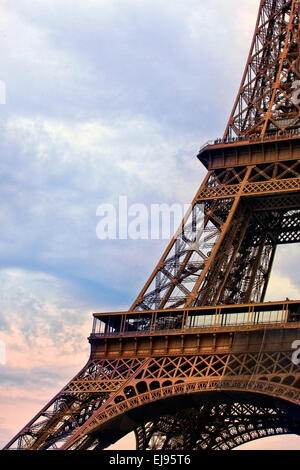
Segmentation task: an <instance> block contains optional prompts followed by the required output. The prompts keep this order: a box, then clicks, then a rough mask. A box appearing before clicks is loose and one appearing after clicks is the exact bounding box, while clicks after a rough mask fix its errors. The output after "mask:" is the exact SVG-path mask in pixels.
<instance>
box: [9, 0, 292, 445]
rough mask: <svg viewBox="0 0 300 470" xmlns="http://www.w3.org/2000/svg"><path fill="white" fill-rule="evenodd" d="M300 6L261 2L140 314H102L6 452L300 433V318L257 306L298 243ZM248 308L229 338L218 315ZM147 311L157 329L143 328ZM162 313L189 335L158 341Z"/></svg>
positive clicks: (135, 308)
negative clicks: (132, 437) (100, 328)
mask: <svg viewBox="0 0 300 470" xmlns="http://www.w3.org/2000/svg"><path fill="white" fill-rule="evenodd" d="M299 4H300V2H299V1H297V0H289V1H286V0H285V1H284V0H262V1H261V4H260V9H259V15H258V20H257V24H256V29H255V34H254V38H253V42H252V46H251V50H250V54H249V58H248V62H247V65H246V69H245V73H244V76H243V79H242V84H241V87H240V90H239V93H238V96H237V99H236V102H235V104H234V108H233V111H232V114H231V116H230V119H229V122H228V125H227V128H226V131H225V134H224V137H223V139H219V141H218V142H217V143H216V144H215V145H212V146H210V145H206V146H204V147H203V149H201V150H200V153H201V152H202V153H201V155H200V153H199V155H198V157H199V159H200V160H201V161H202V163H204V164H205V166H206V168H207V169H208V173H207V175H206V177H205V179H204V181H203V183H202V185H201V187H200V189H199V191H198V192H197V194H196V196H195V198H194V200H193V202H192V204H191V206H190V209H189V211H188V213H187V215H186V216H185V218H184V220H183V221H182V224H181V226H180V227H179V229H178V230H177V232H176V234H175V235H174V237H173V238H172V240H171V241H170V243H169V245H168V247H167V248H166V250H165V252H164V254H163V256H162V257H161V259H160V261H159V262H158V264H157V266H156V268H155V269H154V271H153V273H152V274H151V275H150V277H149V279H148V281H147V282H146V284H145V286H144V288H143V289H142V291H141V292H140V294H139V296H138V297H137V299H136V300H135V302H134V303H133V305H132V306H131V308H130V310H129V312H126V314H124V313H121V314H117V313H116V314H107V315H106V314H105V315H106V317H107V318H109V320H107V322H108V323H107V324H105V330H104V333H103V337H100V335H99V338H97V335H96V334H95V335H94V336H93V335H91V337H90V338H89V341H90V342H91V346H92V347H91V356H90V360H89V361H88V363H87V365H86V366H85V367H84V368H83V369H82V370H81V371H80V372H79V373H78V374H77V375H76V376H75V377H74V378H73V379H72V380H71V381H70V382H69V383H68V384H67V385H66V386H65V387H64V388H63V389H62V390H61V391H60V392H59V393H58V394H57V395H56V396H55V397H54V398H53V399H52V400H51V401H50V402H49V403H48V404H47V405H46V406H45V407H44V408H43V409H42V410H41V411H40V412H39V413H38V414H37V415H36V416H35V417H34V418H33V419H32V420H31V421H30V422H29V423H28V424H27V425H26V426H25V427H24V428H23V429H22V430H21V431H20V432H19V433H18V434H17V436H15V437H14V438H13V439H12V440H11V441H10V442H9V443H8V444H7V445H6V446H5V449H31V450H44V449H55V448H59V449H64V450H84V449H103V448H106V447H107V446H109V445H110V444H112V443H114V442H115V441H116V440H117V439H118V438H121V437H123V436H124V435H126V434H127V433H128V432H130V431H135V434H136V440H137V448H138V449H153V450H154V449H155V450H158V449H172V450H173V449H183V450H188V449H191V450H192V449H195V450H200V449H229V448H234V447H236V446H237V445H239V444H242V443H244V442H246V441H249V440H253V439H257V438H259V437H264V436H267V435H276V434H284V433H290V432H293V433H297V434H299V427H300V424H299V423H300V417H299V404H300V378H299V366H297V365H295V364H294V363H293V362H292V360H291V356H292V352H293V351H292V350H291V342H292V341H293V340H294V339H295V335H297V334H299V326H300V323H299V311H298V310H297V308H296V307H295V306H294V307H293V308H294V310H292V312H291V315H290V316H289V312H288V306H286V308H283V309H282V312H281V317H282V322H281V323H280V324H279V323H277V324H276V323H275V324H270V325H264V324H263V325H255V321H254V320H255V318H256V313H258V311H255V306H254V305H253V303H255V302H256V303H260V302H263V300H264V297H265V293H266V289H267V286H268V281H269V278H270V273H271V269H272V264H273V260H274V256H275V252H276V247H277V246H278V245H281V244H286V243H298V242H300V223H299V222H300V161H299V160H300V145H299V136H300V134H299V136H298V133H299V132H298V129H299V128H300V114H299V113H300V106H299V103H300V98H299V96H298V95H300V70H299V65H300V62H299V52H300V50H299V44H300V35H299V31H300V25H299V15H300V7H299ZM298 98H299V99H298ZM275 135H276V137H274V136H275ZM269 136H271V138H269ZM282 136H283V137H284V139H282ZM273 137H274V138H273ZM295 303H297V302H295ZM241 304H244V306H245V304H247V305H246V306H247V312H248V317H249V315H250V316H251V319H250V321H249V322H248V320H247V323H246V324H243V326H241V325H240V326H239V325H238V323H234V326H232V324H231V325H230V326H228V325H227V324H225V327H226V328H227V329H226V328H225V329H223V330H222V327H223V326H224V324H222V322H223V319H224V318H227V316H226V314H224V315H223V314H222V315H223V316H221V309H222V308H223V307H224V308H225V309H226V308H227V309H228V308H230V309H231V310H230V311H232V312H233V315H235V313H236V312H242V311H243V309H242V307H243V305H241ZM264 305H265V308H263V312H265V311H268V309H269V306H266V304H264ZM221 306H222V307H221ZM232 306H234V308H233V307H232ZM201 307H203V310H205V313H204V314H203V315H207V317H206V318H208V317H209V316H213V315H214V321H215V323H214V326H213V327H212V326H210V327H208V329H205V328H204V327H203V328H202V330H201V331H200V327H199V330H197V331H194V330H193V331H192V330H191V331H190V330H189V331H188V332H187V331H186V330H185V328H186V325H185V321H186V319H188V318H189V317H188V314H187V312H188V311H189V309H190V310H193V309H194V310H193V312H194V313H193V314H191V315H192V316H193V321H194V320H195V319H196V313H195V312H196V311H197V310H199V311H200V310H201ZM211 307H214V309H213V310H214V312H212V311H211V312H210V310H209V309H210V308H211ZM206 309H207V312H206ZM179 310H180V312H179ZM140 312H141V313H140ZM157 312H158V313H157ZM162 312H163V314H162ZM271 313H272V312H271ZM177 314H178V315H177ZM110 315H112V319H110ZM114 315H115V316H114ZM118 315H119V317H118ZM138 315H142V316H143V317H144V319H142V321H144V320H145V319H146V320H147V321H148V324H149V325H150V326H149V329H148V330H147V331H140V330H138V328H134V327H133V323H134V322H135V321H136V322H138V319H137V316H138ZM157 315H158V319H161V318H163V319H164V321H166V320H167V316H168V315H169V316H170V318H171V320H174V319H175V320H176V319H177V317H179V318H180V319H181V320H180V322H179V327H180V328H181V330H180V331H179V330H178V331H177V330H175V329H174V330H173V331H159V328H157V329H156V326H157V324H158V321H157ZM163 315H166V317H165V318H164V317H163ZM230 315H231V313H230ZM101 318H102V320H103V318H104V317H101ZM101 318H100V319H99V322H101V321H102V320H101ZM128 318H129V320H128ZM202 319H203V318H202ZM220 319H221V320H220ZM253 319H254V320H253ZM283 319H285V321H283ZM127 320H128V322H127V323H126V321H127ZM97 321H98V320H97ZM110 321H111V323H109V322H110ZM226 321H227V320H224V322H225V323H226ZM103 322H104V323H105V320H103ZM118 322H119V323H118ZM130 322H132V323H130ZM125 324H126V326H127V327H128V325H129V327H128V328H127V329H126V332H125V333H122V334H123V336H122V334H121V329H122V328H123V330H122V331H123V332H124V331H125V330H124V325H125ZM136 324H138V323H136ZM203 324H204V323H203ZM153 326H155V328H153ZM151 327H152V329H151ZM118 328H119V329H118ZM209 328H210V329H209ZM110 330H111V331H112V333H113V335H114V337H111V338H110V337H109V333H110V332H111V331H110ZM93 331H94V330H93ZM139 334H140V336H139ZM266 338H267V340H266ZM250 346H251V347H250ZM126 348H127V349H126ZM192 404H193V406H192ZM165 405H168V406H167V411H166V408H165Z"/></svg>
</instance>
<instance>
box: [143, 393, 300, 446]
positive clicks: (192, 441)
mask: <svg viewBox="0 0 300 470" xmlns="http://www.w3.org/2000/svg"><path fill="white" fill-rule="evenodd" d="M282 434H300V423H299V421H297V420H296V419H291V417H290V416H289V415H288V413H287V412H286V410H284V409H281V408H280V407H276V406H273V407H271V406H270V405H269V406H261V405H260V406H259V405H253V404H252V403H247V402H246V403H238V402H235V403H222V404H217V405H211V404H205V405H202V406H200V407H199V408H188V409H185V410H183V411H178V412H175V413H174V414H173V415H172V414H169V415H165V416H160V417H159V418H157V419H155V420H154V421H150V422H147V423H145V424H144V425H142V426H139V427H138V428H137V429H136V430H135V435H136V442H137V449H138V450H185V451H193V450H231V449H234V448H235V447H237V446H240V445H242V444H245V443H247V442H250V441H253V440H255V439H260V438H263V437H268V436H275V435H282Z"/></svg>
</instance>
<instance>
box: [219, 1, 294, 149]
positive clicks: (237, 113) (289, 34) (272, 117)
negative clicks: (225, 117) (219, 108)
mask: <svg viewBox="0 0 300 470" xmlns="http://www.w3.org/2000/svg"><path fill="white" fill-rule="evenodd" d="M299 16H300V2H299V1H298V0H261V3H260V8H259V13H258V18H257V23H256V28H255V32H254V37H253V41H252V44H251V48H250V53H249V57H248V61H247V64H246V68H245V72H244V75H243V78H242V82H241V86H240V89H239V91H238V95H237V98H236V101H235V103H234V106H233V110H232V113H231V116H230V118H229V121H228V124H227V127H226V130H225V133H224V136H223V142H226V141H228V140H229V141H230V140H232V139H233V138H235V137H237V138H239V137H243V138H246V139H250V138H251V137H256V138H258V139H260V138H264V136H265V135H266V134H276V133H278V132H280V131H283V132H285V131H290V130H294V129H298V128H299V127H300V70H299V69H300V62H299V52H300V26H299Z"/></svg>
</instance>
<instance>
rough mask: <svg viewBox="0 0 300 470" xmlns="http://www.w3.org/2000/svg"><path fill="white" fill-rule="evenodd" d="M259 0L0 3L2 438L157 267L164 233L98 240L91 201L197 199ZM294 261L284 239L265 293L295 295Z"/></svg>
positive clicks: (59, 381)
mask: <svg viewBox="0 0 300 470" xmlns="http://www.w3.org/2000/svg"><path fill="white" fill-rule="evenodd" d="M258 5H259V1H258V0H244V1H243V2H240V1H239V0H227V1H226V2H224V1H223V0H211V1H210V2H204V1H199V0H185V1H184V2H183V1H182V0H164V1H163V2H162V1H161V0H17V1H16V0H15V1H12V0H10V1H8V0H0V48H1V49H0V53H1V62H2V67H1V69H0V80H1V83H2V84H5V90H6V99H5V104H0V116H1V119H0V155H1V158H0V178H1V184H0V221H1V227H2V231H1V235H0V237H1V242H0V279H1V290H0V341H2V342H4V343H5V345H6V361H5V363H4V364H1V365H0V445H1V446H2V445H4V444H5V443H7V442H8V440H10V438H11V437H12V436H13V435H15V434H16V433H17V432H18V431H19V430H20V428H21V427H23V426H24V425H25V424H26V422H28V421H29V420H30V419H31V418H32V417H33V416H34V414H36V413H37V412H38V411H39V410H40V409H41V408H42V407H43V406H44V405H45V403H47V402H48V401H49V400H50V399H51V398H52V397H53V395H54V394H56V393H57V392H58V391H59V390H60V389H61V388H62V387H63V386H64V385H65V384H66V383H67V382H68V381H69V380H70V379H71V378H72V376H74V375H75V374H76V373H77V372H78V371H79V370H80V369H81V368H82V366H83V365H84V364H85V362H86V361H87V359H88V356H89V345H88V342H87V337H88V335H89V333H90V330H91V326H92V316H91V313H92V312H105V311H120V310H122V309H128V308H129V307H130V305H131V304H132V303H133V301H134V299H135V298H136V296H137V295H138V293H139V291H140V289H141V288H142V286H143V284H144V283H145V282H146V280H147V278H148V276H149V275H150V273H151V272H152V270H153V268H154V266H155V265H156V263H157V261H158V259H159V258H160V256H161V254H162V250H163V249H164V247H165V246H166V243H167V242H166V241H165V240H131V239H127V240H118V239H117V240H100V239H99V238H98V237H97V234H96V227H97V223H98V222H99V218H98V217H97V215H96V214H97V208H98V207H99V205H102V204H112V205H114V206H117V204H118V201H119V197H120V196H127V198H128V202H129V204H144V205H146V206H147V207H149V206H150V204H153V203H158V204H161V203H166V204H173V203H179V204H187V203H189V202H190V201H191V200H192V199H193V197H194V195H195V193H196V191H197V189H198V187H199V186H200V184H201V181H202V179H203V177H204V175H205V171H204V169H203V168H202V167H201V164H200V163H199V161H198V160H197V159H196V155H197V153H198V150H199V148H200V146H201V145H202V144H203V143H204V142H206V141H207V140H208V139H211V138H216V137H219V136H221V135H222V133H223V131H224V129H225V126H226V123H227V119H228V117H229V114H230V112H231V107H232V105H233V102H234V99H235V96H236V93H237V90H238V87H239V83H240V80H241V76H242V72H243V69H244V66H245V61H246V58H247V55H248V51H249V47H250V41H251V37H252V34H253V28H254V25H255V20H256V15H257V11H258ZM297 259H299V247H297V246H294V247H284V248H283V249H281V250H280V251H279V253H278V257H277V259H276V262H275V266H274V270H273V274H272V282H271V284H270V288H269V291H268V296H269V299H272V298H275V299H276V300H277V299H278V297H279V298H285V297H286V296H288V297H290V298H294V299H296V298H300V292H299V287H298V280H299V270H300V268H299V264H298V263H297ZM272 442H273V443H272V444H268V445H270V446H272V445H273V446H275V447H276V448H279V447H280V446H282V447H284V448H287V447H288V446H290V447H291V446H292V447H294V448H295V447H296V448H298V449H300V444H299V439H298V440H296V439H295V438H281V440H280V443H279V441H278V440H276V443H275V444H274V442H275V441H274V440H273V441H272ZM265 445H266V444H265Z"/></svg>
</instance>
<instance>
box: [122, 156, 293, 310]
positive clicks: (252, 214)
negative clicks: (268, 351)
mask: <svg viewBox="0 0 300 470" xmlns="http://www.w3.org/2000/svg"><path fill="white" fill-rule="evenodd" d="M299 190H300V163H299V161H298V160H292V161H285V162H277V161H275V162H270V163H264V164H260V165H252V166H237V167H234V168H223V169H220V170H213V171H210V172H209V173H208V174H207V177H206V179H205V181H204V182H203V184H202V186H201V188H200V189H199V191H198V193H197V194H196V197H195V199H194V201H193V203H192V206H191V208H190V210H189V212H188V214H187V216H186V218H185V219H184V220H183V222H182V225H181V227H180V229H179V230H178V231H177V233H176V234H175V236H174V237H173V239H172V240H171V242H170V244H169V246H168V248H167V250H166V251H165V253H164V255H163V257H162V258H161V260H160V261H159V263H158V265H157V267H156V268H155V270H154V271H153V273H152V275H151V276H150V278H149V280H148V282H147V283H146V284H145V286H144V288H143V290H142V291H141V293H140V295H139V296H138V298H137V299H136V301H135V302H134V304H133V305H132V307H131V309H130V310H153V309H163V308H166V309H167V308H177V307H189V306H200V305H217V304H218V303H221V304H226V303H230V304H239V303H248V302H259V301H263V299H264V296H265V293H266V289H267V285H268V280H269V276H270V272H271V268H272V263H273V259H274V255H275V251H276V246H277V245H279V244H285V243H298V242H299V241H300V228H299V227H300V226H299V216H300V198H299ZM278 195H280V196H278ZM187 234H188V235H187Z"/></svg>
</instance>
